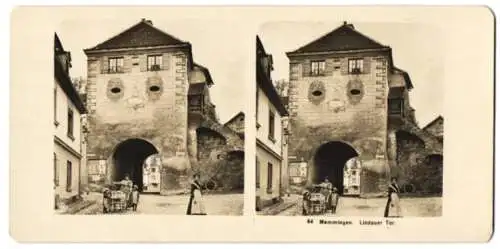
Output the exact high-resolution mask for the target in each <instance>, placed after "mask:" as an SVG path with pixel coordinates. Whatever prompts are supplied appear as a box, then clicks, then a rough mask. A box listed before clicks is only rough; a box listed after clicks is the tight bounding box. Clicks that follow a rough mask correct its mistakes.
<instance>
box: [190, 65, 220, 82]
mask: <svg viewBox="0 0 500 249" xmlns="http://www.w3.org/2000/svg"><path fill="white" fill-rule="evenodd" d="M189 83H190V84H198V83H205V84H206V85H207V86H208V87H211V86H212V85H213V84H214V82H213V80H212V76H211V75H210V71H209V70H208V69H207V68H206V67H204V66H202V65H200V64H197V63H194V64H193V69H192V70H191V71H190V72H189Z"/></svg>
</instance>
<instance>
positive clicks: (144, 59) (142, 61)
mask: <svg viewBox="0 0 500 249" xmlns="http://www.w3.org/2000/svg"><path fill="white" fill-rule="evenodd" d="M139 66H140V68H141V72H146V71H148V56H147V55H145V54H141V55H139Z"/></svg>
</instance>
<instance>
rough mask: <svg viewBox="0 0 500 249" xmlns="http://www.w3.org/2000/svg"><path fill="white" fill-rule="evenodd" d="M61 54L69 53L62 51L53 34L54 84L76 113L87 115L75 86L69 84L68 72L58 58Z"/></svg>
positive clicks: (58, 40)
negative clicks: (73, 106)
mask: <svg viewBox="0 0 500 249" xmlns="http://www.w3.org/2000/svg"><path fill="white" fill-rule="evenodd" d="M61 53H67V54H69V52H67V51H64V48H63V46H62V43H61V40H60V39H59V37H58V36H57V34H54V77H55V78H56V79H57V80H56V82H57V83H58V84H59V86H60V87H61V88H62V90H63V91H64V93H65V94H66V95H67V96H68V98H69V99H70V100H71V102H72V103H73V104H74V105H75V107H76V108H77V109H78V111H79V112H80V113H81V114H83V113H87V109H86V108H85V104H84V103H83V100H82V99H81V96H80V94H78V91H77V90H76V89H75V86H73V83H72V82H71V78H70V76H69V73H68V70H67V69H66V68H65V67H64V66H63V64H62V63H61V61H60V60H59V58H58V55H59V54H61ZM68 56H69V55H68ZM68 60H71V57H69V58H68Z"/></svg>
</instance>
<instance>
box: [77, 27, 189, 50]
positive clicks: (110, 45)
mask: <svg viewBox="0 0 500 249" xmlns="http://www.w3.org/2000/svg"><path fill="white" fill-rule="evenodd" d="M174 45H177V46H190V44H189V43H188V42H185V41H182V40H180V39H178V38H176V37H174V36H172V35H170V34H167V33H165V32H164V31H162V30H160V29H158V28H156V27H154V26H153V23H152V22H151V21H149V20H146V19H142V20H141V21H140V22H138V23H137V24H135V25H133V26H132V27H130V28H128V29H126V30H124V31H122V32H121V33H119V34H117V35H115V36H113V37H111V38H109V39H108V40H106V41H104V42H102V43H100V44H98V45H97V46H94V47H92V48H88V49H84V52H85V53H87V52H91V51H98V50H109V49H120V48H136V47H156V46H174Z"/></svg>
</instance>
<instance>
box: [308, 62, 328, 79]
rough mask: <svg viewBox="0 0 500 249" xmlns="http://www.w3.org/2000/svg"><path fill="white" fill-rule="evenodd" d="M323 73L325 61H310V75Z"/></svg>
mask: <svg viewBox="0 0 500 249" xmlns="http://www.w3.org/2000/svg"><path fill="white" fill-rule="evenodd" d="M324 74H325V61H312V62H311V75H313V76H318V75H324Z"/></svg>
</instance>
